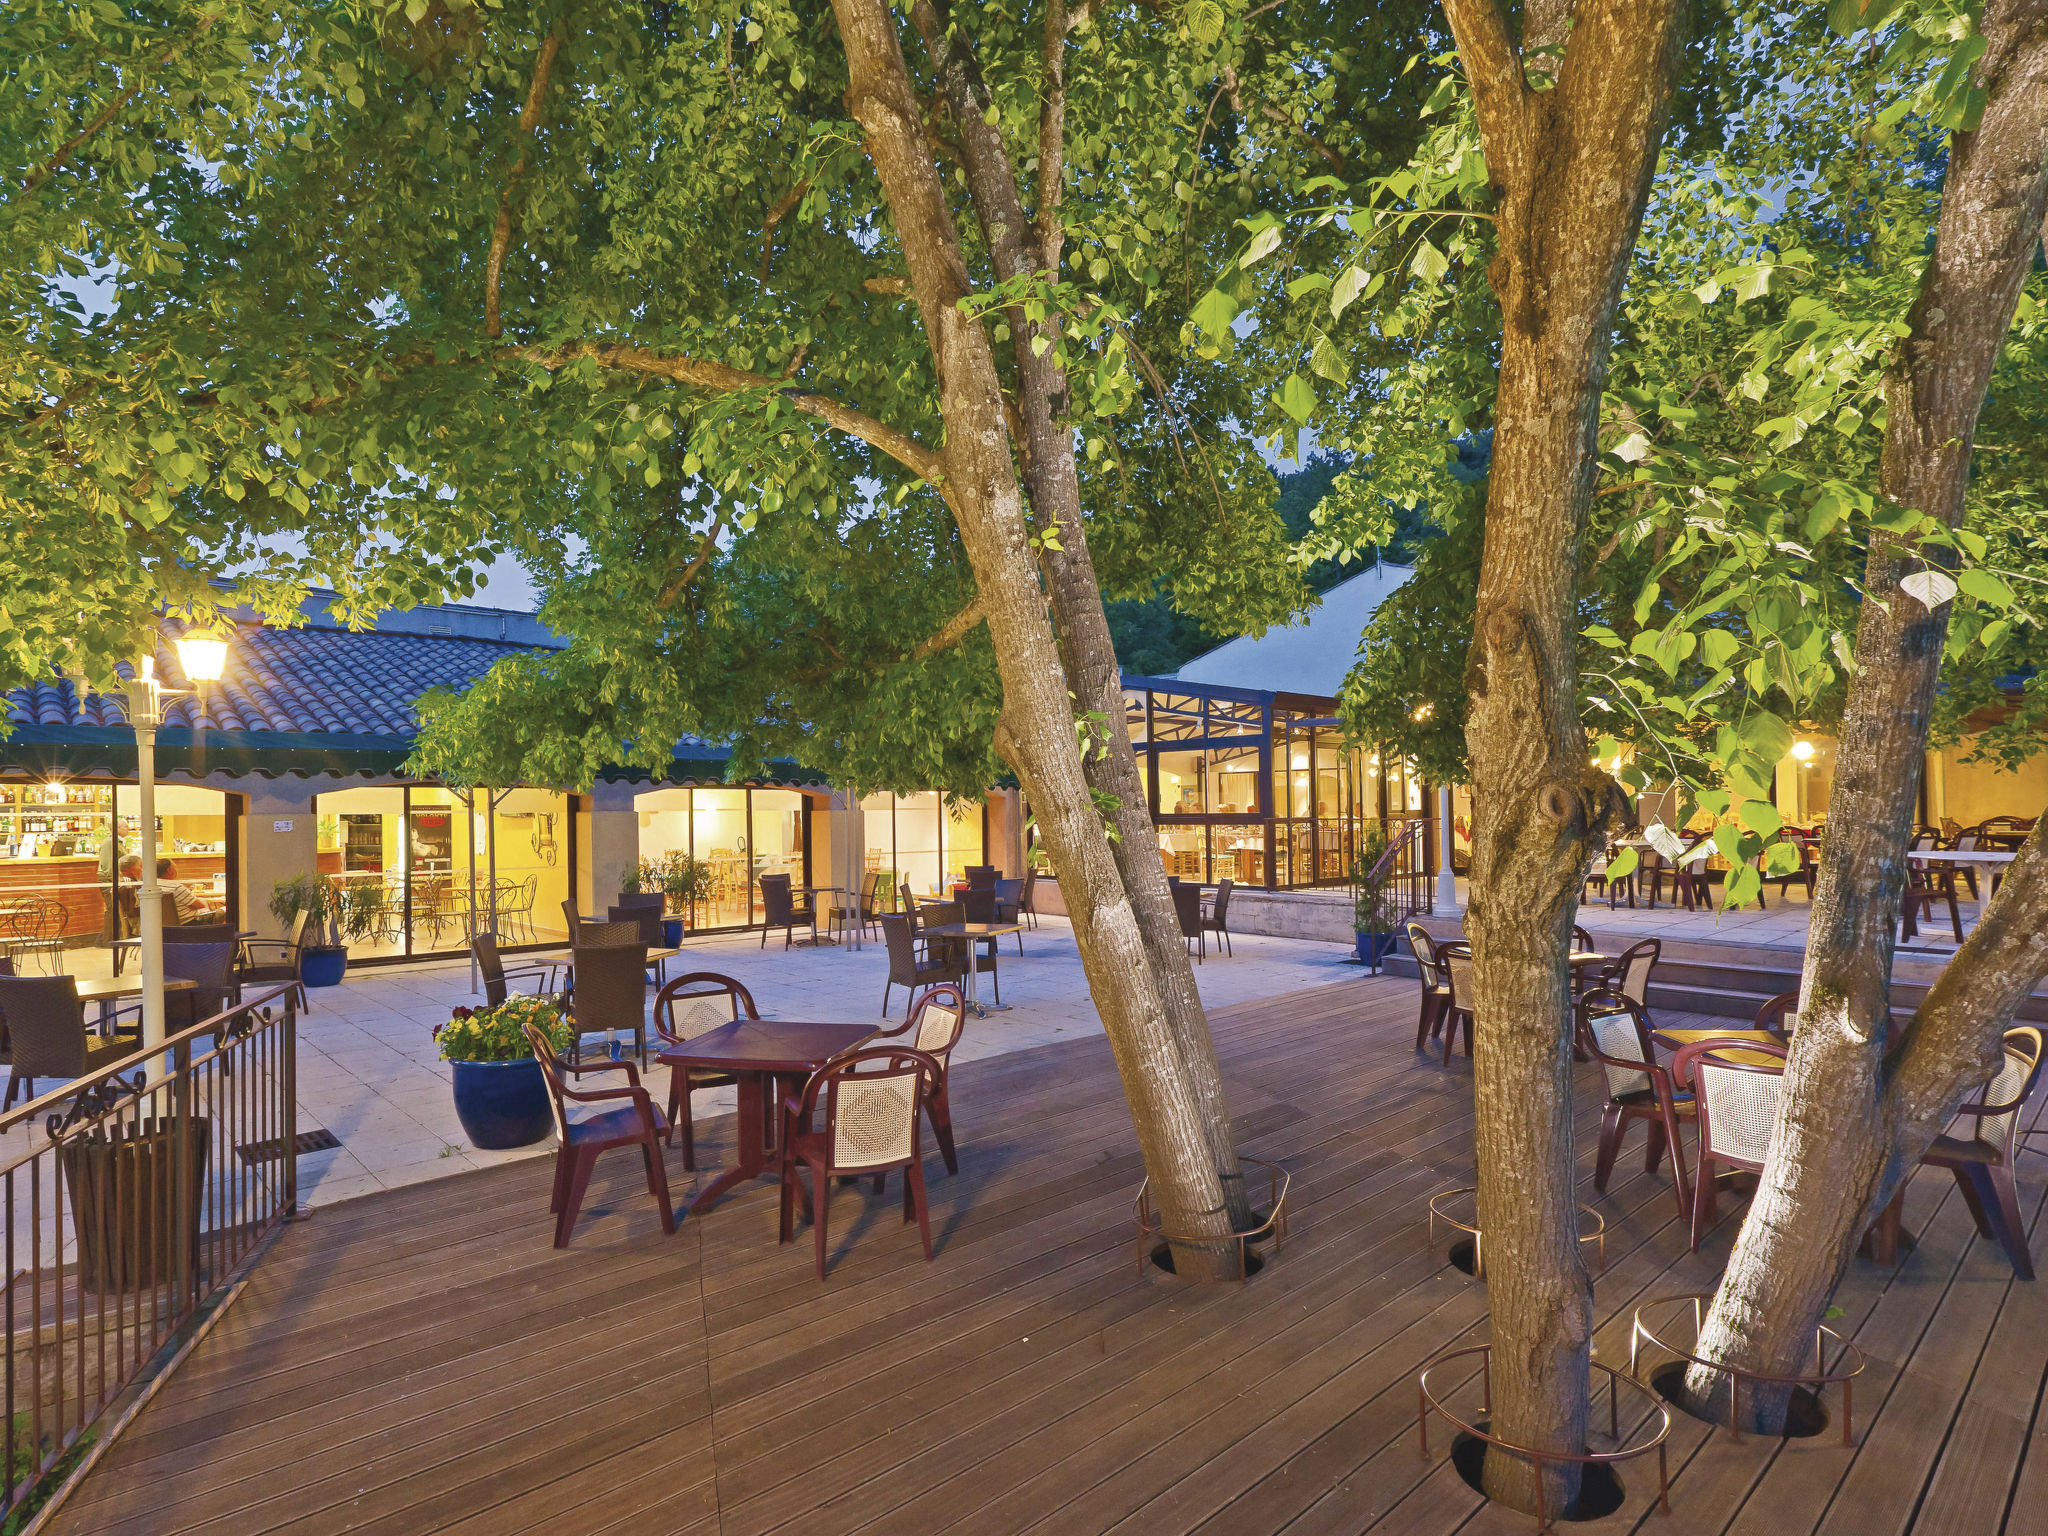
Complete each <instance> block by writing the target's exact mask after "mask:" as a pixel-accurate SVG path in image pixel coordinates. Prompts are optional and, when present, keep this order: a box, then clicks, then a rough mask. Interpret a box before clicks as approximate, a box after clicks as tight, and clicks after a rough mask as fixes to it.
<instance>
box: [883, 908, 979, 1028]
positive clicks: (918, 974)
mask: <svg viewBox="0 0 2048 1536" xmlns="http://www.w3.org/2000/svg"><path fill="white" fill-rule="evenodd" d="M880 921H881V924H882V939H883V941H884V942H885V943H886V944H887V945H888V946H889V979H888V980H887V981H885V982H883V983H882V1017H883V1018H885V1019H886V1018H887V1017H889V992H890V989H891V988H893V987H908V988H909V989H910V993H911V996H912V997H915V996H916V995H917V991H918V989H919V988H920V987H928V986H933V985H936V984H938V983H941V982H958V981H959V980H960V978H961V975H962V974H963V973H962V970H961V964H960V962H961V959H962V952H961V951H959V950H944V949H941V950H939V951H938V952H936V953H934V954H933V955H932V957H931V959H930V960H929V961H923V960H920V959H919V958H918V954H917V939H916V937H915V935H914V934H913V933H912V932H911V927H910V925H911V919H910V917H908V916H907V915H905V914H904V913H901V912H886V913H884V914H883V915H882V917H881V919H880Z"/></svg>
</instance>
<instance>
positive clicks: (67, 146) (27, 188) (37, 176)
mask: <svg viewBox="0 0 2048 1536" xmlns="http://www.w3.org/2000/svg"><path fill="white" fill-rule="evenodd" d="M218 19H219V18H218V17H217V16H206V17H202V18H201V20H200V22H199V25H198V26H196V27H194V28H193V29H192V30H191V31H190V32H189V33H187V34H186V35H185V36H184V37H181V38H180V39H178V41H177V42H175V43H173V44H171V46H170V48H169V50H168V51H167V52H165V54H164V56H163V57H162V58H160V59H158V60H157V61H156V65H157V68H159V69H161V68H163V67H164V65H166V64H168V63H170V62H171V60H173V59H175V58H176V57H177V56H178V55H179V54H180V53H181V52H183V51H184V50H185V49H186V48H188V47H190V46H191V45H192V44H193V43H194V42H196V41H198V39H199V38H200V37H201V36H203V35H204V34H205V33H206V31H207V29H208V28H210V27H211V26H212V25H213V24H214V22H215V21H217V20H218ZM141 89H142V82H141V81H140V80H137V81H135V83H134V84H132V85H130V86H128V87H127V88H126V89H125V90H123V91H121V92H120V93H119V94H118V95H116V96H115V97H114V99H113V100H112V101H110V102H108V103H107V104H106V106H104V107H102V108H101V109H100V111H99V113H98V115H97V116H95V117H94V118H93V120H92V121H91V122H89V123H87V124H86V125H85V126H84V127H83V128H81V129H79V130H78V132H76V133H74V134H73V135H72V136H71V137H70V138H69V139H67V140H65V142H64V146H63V147H62V148H61V149H59V150H58V151H57V153H55V154H54V155H52V156H50V158H49V159H47V160H45V161H44V162H43V163H42V164H41V165H39V166H37V167H36V168H35V169H34V170H33V171H30V172H29V173H28V175H26V176H24V177H23V178H22V181H21V190H22V194H23V195H24V196H26V195H27V194H29V193H31V192H33V191H35V189H36V188H37V187H40V186H41V185H42V184H43V183H44V182H46V181H48V180H49V179H50V178H51V177H52V176H54V175H56V174H57V172H59V171H61V170H62V169H63V168H64V165H65V162H66V161H68V160H69V159H70V158H71V156H72V155H73V154H74V153H76V151H77V150H78V147H79V146H80V145H81V144H83V143H85V141H86V140H87V139H90V138H91V137H92V136H93V135H94V134H96V133H98V132H99V131H100V130H101V129H102V128H104V127H106V126H107V124H109V123H111V122H112V121H113V120H114V118H115V117H116V115H118V114H119V112H120V110H121V109H122V108H123V107H125V106H127V105H128V103H129V102H131V101H133V100H134V99H135V96H136V93H137V92H139V91H140V90H141Z"/></svg>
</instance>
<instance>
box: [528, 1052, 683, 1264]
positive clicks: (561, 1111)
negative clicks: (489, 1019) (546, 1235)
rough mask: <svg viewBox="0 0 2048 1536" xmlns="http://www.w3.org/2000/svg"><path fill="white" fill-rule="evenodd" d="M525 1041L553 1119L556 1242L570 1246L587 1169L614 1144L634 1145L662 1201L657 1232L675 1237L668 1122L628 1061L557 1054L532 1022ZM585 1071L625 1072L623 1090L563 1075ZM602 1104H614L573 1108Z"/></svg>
mask: <svg viewBox="0 0 2048 1536" xmlns="http://www.w3.org/2000/svg"><path fill="white" fill-rule="evenodd" d="M526 1042H527V1044H528V1045H529V1046H530V1047H531V1048H532V1050H533V1054H534V1058H535V1060H537V1061H539V1062H540V1070H541V1076H542V1077H544V1078H546V1079H547V1085H548V1108H549V1110H550V1111H551V1112H552V1113H553V1115H554V1119H555V1188H554V1195H553V1198H552V1199H550V1201H549V1202H548V1209H549V1210H550V1211H552V1212H553V1213H554V1217H555V1246H556V1247H557V1248H566V1247H568V1246H569V1234H570V1233H571V1232H572V1231H574V1230H575V1227H576V1213H577V1212H578V1211H580V1210H582V1209H583V1196H584V1192H585V1191H587V1190H588V1189H589V1188H590V1175H591V1171H592V1170H593V1169H594V1168H596V1166H597V1159H598V1155H599V1154H600V1153H603V1152H609V1151H610V1150H611V1149H612V1148H613V1147H631V1146H638V1147H639V1148H640V1155H641V1157H643V1158H644V1159H645V1160H646V1163H647V1192H648V1193H649V1194H651V1195H653V1196H654V1198H655V1199H656V1200H657V1201H659V1202H660V1204H661V1230H662V1231H663V1232H666V1233H668V1234H670V1235H671V1236H673V1235H674V1233H675V1230H676V1213H675V1208H674V1207H673V1206H672V1205H671V1204H670V1203H669V1198H668V1169H667V1167H666V1166H665V1165H664V1164H663V1163H662V1160H661V1147H662V1143H663V1141H665V1140H666V1139H667V1137H668V1122H667V1121H665V1120H663V1119H662V1117H661V1111H660V1110H658V1109H656V1108H655V1107H654V1100H653V1099H652V1098H650V1097H649V1096H648V1093H647V1090H646V1089H645V1088H643V1087H641V1086H640V1074H639V1072H637V1071H636V1070H635V1069H634V1067H633V1063H631V1062H630V1061H594V1062H590V1063H588V1064H587V1065H586V1064H584V1063H580V1062H568V1061H564V1060H562V1058H561V1057H559V1056H557V1055H556V1054H555V1051H554V1047H552V1046H551V1045H549V1044H548V1038H547V1036H546V1035H544V1034H542V1033H541V1032H540V1030H539V1029H537V1028H536V1027H535V1026H533V1025H532V1024H528V1025H527V1026H526ZM586 1072H624V1073H625V1074H626V1086H625V1087H623V1088H598V1089H594V1090H590V1091H585V1090H581V1089H575V1088H570V1087H569V1086H567V1085H566V1084H565V1083H564V1082H563V1076H564V1074H569V1075H571V1076H576V1077H581V1076H582V1075H583V1074H584V1073H586ZM585 1104H606V1105H610V1106H612V1107H610V1108H606V1109H601V1110H595V1111H589V1112H581V1111H579V1110H577V1109H576V1108H575V1106H579V1105H585Z"/></svg>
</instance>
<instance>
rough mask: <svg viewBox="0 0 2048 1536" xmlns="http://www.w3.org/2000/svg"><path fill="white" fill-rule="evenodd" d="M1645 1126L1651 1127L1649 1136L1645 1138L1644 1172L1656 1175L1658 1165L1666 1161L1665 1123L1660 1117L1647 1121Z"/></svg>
mask: <svg viewBox="0 0 2048 1536" xmlns="http://www.w3.org/2000/svg"><path fill="white" fill-rule="evenodd" d="M1643 1124H1644V1125H1646V1126H1647V1127H1649V1134H1648V1135H1647V1136H1646V1137H1645V1138H1644V1146H1643V1172H1645V1173H1647V1174H1653V1175H1654V1174H1655V1173H1656V1171H1657V1165H1658V1164H1659V1163H1661V1162H1663V1161H1664V1121H1663V1119H1662V1118H1661V1117H1659V1118H1658V1119H1655V1120H1645V1121H1644V1122H1643Z"/></svg>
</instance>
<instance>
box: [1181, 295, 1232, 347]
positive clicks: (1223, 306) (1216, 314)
mask: <svg viewBox="0 0 2048 1536" xmlns="http://www.w3.org/2000/svg"><path fill="white" fill-rule="evenodd" d="M1237 308H1238V305H1237V300H1235V299H1233V298H1232V297H1231V296H1230V295H1229V294H1227V293H1225V292H1224V291H1223V290H1222V289H1220V288H1211V289H1210V290H1209V291H1208V292H1207V293H1205V294H1203V295H1202V296H1201V298H1199V299H1197V300H1196V301H1195V307H1194V309H1192V310H1191V311H1190V312H1189V314H1190V316H1191V318H1192V319H1193V320H1194V322H1195V324H1197V325H1199V326H1200V327H1201V328H1202V329H1203V330H1205V331H1207V332H1208V333H1209V334H1210V335H1211V336H1214V337H1216V338H1217V339H1218V340H1219V341H1220V340H1222V339H1223V338H1224V337H1225V336H1227V335H1228V334H1229V333H1230V322H1231V321H1233V320H1235V319H1236V318H1237Z"/></svg>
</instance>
